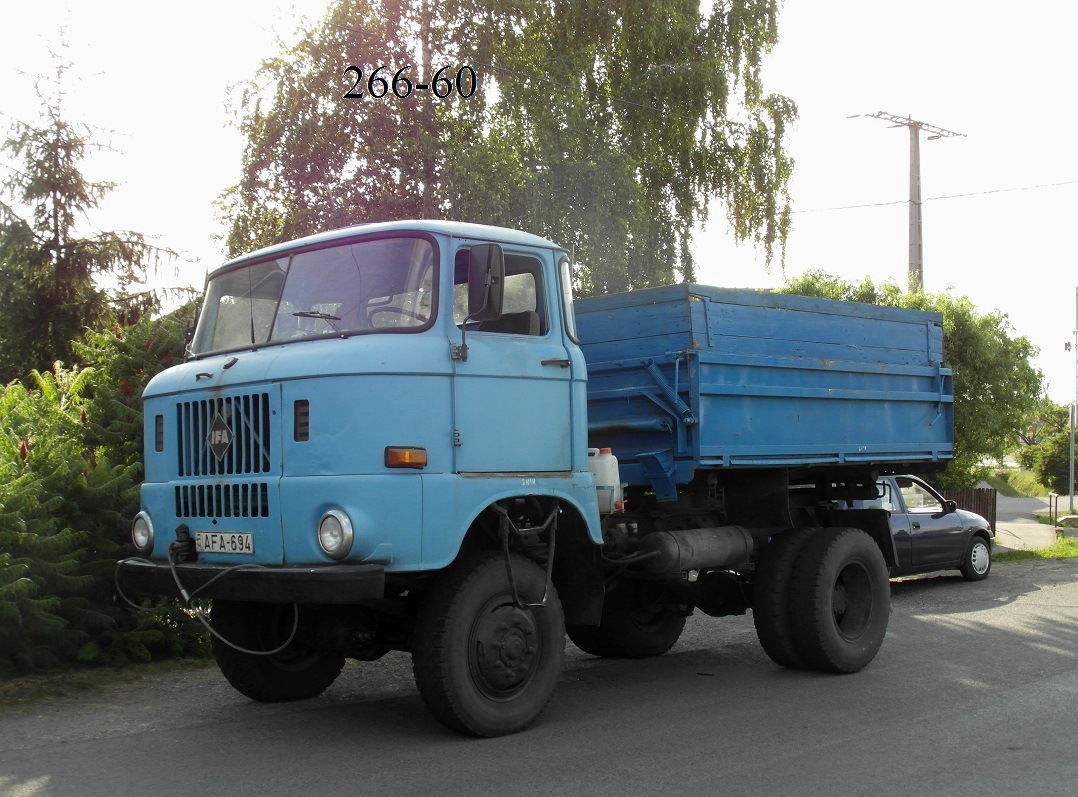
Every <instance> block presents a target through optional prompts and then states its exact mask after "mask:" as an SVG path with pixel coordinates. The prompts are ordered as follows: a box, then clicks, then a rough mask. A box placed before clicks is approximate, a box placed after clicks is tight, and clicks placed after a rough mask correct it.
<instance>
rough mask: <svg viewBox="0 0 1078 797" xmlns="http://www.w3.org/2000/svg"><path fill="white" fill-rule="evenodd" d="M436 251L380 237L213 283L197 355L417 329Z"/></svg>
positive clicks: (429, 302) (424, 316)
mask: <svg viewBox="0 0 1078 797" xmlns="http://www.w3.org/2000/svg"><path fill="white" fill-rule="evenodd" d="M433 285H434V248H433V246H432V245H431V244H430V242H429V241H427V240H426V239H423V238H380V239H375V240H368V241H359V242H355V243H348V244H343V245H340V246H333V247H328V248H325V249H314V250H308V251H305V252H299V253H297V254H294V255H288V256H282V257H278V258H277V259H275V260H264V261H262V262H259V263H255V264H253V265H249V266H243V267H241V268H237V269H233V270H231V271H227V272H225V273H223V274H220V275H218V276H216V277H213V278H212V279H211V280H210V284H209V287H208V289H207V291H206V302H205V306H204V308H203V310H202V314H201V316H200V317H199V320H198V327H197V329H196V330H195V337H194V340H193V341H192V344H191V352H192V354H195V355H196V356H197V355H199V354H205V353H207V352H211V351H225V350H228V349H238V348H248V347H250V346H257V345H260V344H265V343H275V342H284V341H289V340H300V339H304V338H311V337H321V336H324V335H336V336H345V337H347V336H348V335H349V334H356V333H365V332H390V331H416V330H418V329H422V328H425V327H426V326H427V325H428V324H429V322H430V320H431V314H432V308H433V307H434V304H433V297H432V295H431V293H432V291H433Z"/></svg>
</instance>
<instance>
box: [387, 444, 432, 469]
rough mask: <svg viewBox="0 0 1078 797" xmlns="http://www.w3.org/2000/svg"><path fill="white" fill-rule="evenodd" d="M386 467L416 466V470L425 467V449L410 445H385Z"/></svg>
mask: <svg viewBox="0 0 1078 797" xmlns="http://www.w3.org/2000/svg"><path fill="white" fill-rule="evenodd" d="M386 467H387V468H416V469H417V470H419V469H422V468H425V467H427V449H425V448H413V447H410V446H386Z"/></svg>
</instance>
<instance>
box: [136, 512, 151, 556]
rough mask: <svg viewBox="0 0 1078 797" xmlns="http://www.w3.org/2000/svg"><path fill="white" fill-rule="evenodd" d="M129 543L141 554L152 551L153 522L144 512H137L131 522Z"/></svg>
mask: <svg viewBox="0 0 1078 797" xmlns="http://www.w3.org/2000/svg"><path fill="white" fill-rule="evenodd" d="M131 542H133V543H135V548H136V549H137V550H138V552H139V553H141V554H148V553H150V551H152V550H153V522H152V521H151V520H150V516H149V515H147V514H146V513H145V512H139V513H138V514H137V515H135V519H134V520H133V521H132V522H131Z"/></svg>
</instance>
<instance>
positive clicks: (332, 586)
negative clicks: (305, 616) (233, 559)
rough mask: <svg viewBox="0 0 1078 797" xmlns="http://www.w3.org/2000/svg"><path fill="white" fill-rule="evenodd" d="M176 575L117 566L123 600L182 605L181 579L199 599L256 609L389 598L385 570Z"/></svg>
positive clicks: (214, 569) (138, 564) (193, 568)
mask: <svg viewBox="0 0 1078 797" xmlns="http://www.w3.org/2000/svg"><path fill="white" fill-rule="evenodd" d="M175 571H176V572H175V576H174V575H173V572H172V568H171V567H170V566H169V565H167V564H154V563H152V562H147V561H145V560H140V559H125V560H123V561H121V562H119V563H118V564H117V566H116V583H117V584H118V585H119V588H120V589H121V590H122V591H123V594H124V595H127V596H130V597H134V596H145V595H163V596H165V597H168V598H180V599H182V598H183V595H181V593H180V590H179V587H177V586H176V579H177V578H178V579H179V582H180V584H181V585H183V589H184V590H185V591H186V592H187V594H188V595H190V596H191V597H193V598H216V599H219V600H236V601H254V602H256V603H336V604H358V603H366V602H369V601H376V600H380V599H381V598H382V597H383V596H384V592H385V568H384V567H382V565H327V566H324V567H251V568H236V569H233V570H229V568H227V567H221V566H207V565H199V564H178V565H176V566H175ZM226 571H227V572H226ZM222 574H223V575H222ZM218 576H220V578H218ZM210 582H212V583H210Z"/></svg>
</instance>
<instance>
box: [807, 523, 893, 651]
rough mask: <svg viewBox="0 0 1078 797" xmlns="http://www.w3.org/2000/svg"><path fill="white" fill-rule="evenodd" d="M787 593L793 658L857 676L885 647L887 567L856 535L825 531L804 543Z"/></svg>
mask: <svg viewBox="0 0 1078 797" xmlns="http://www.w3.org/2000/svg"><path fill="white" fill-rule="evenodd" d="M800 559H801V561H800V563H799V564H798V565H797V567H796V569H795V571H794V579H793V583H792V585H791V590H790V599H791V602H790V608H791V619H792V620H793V624H792V625H793V632H794V641H795V643H796V647H797V652H798V653H800V654H801V658H802V659H803V660H804V662H805V664H806V665H808V666H809V667H812V668H813V669H816V670H823V671H827V672H857V671H858V670H860V669H861V668H862V667H864V666H865V665H867V664H868V663H869V662H870V661H872V659H873V658H875V656H876V653H877V652H878V651H879V649H880V645H882V644H883V638H884V636H885V635H886V633H887V622H888V620H889V619H890V613H891V588H890V582H889V581H888V574H887V565H886V563H885V562H884V559H883V554H882V553H881V552H880V549H879V547H878V546H877V545H876V543H875V542H874V541H873V540H872V538H871V537H869V536H868V534H866V533H865V532H863V531H861V530H859V529H843V528H836V529H823V530H821V531H820V532H818V533H817V534H816V535H815V536H814V537H813V538H811V539H809V540H808V542H806V543H805V546H804V548H803V549H802V551H801V556H800Z"/></svg>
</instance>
